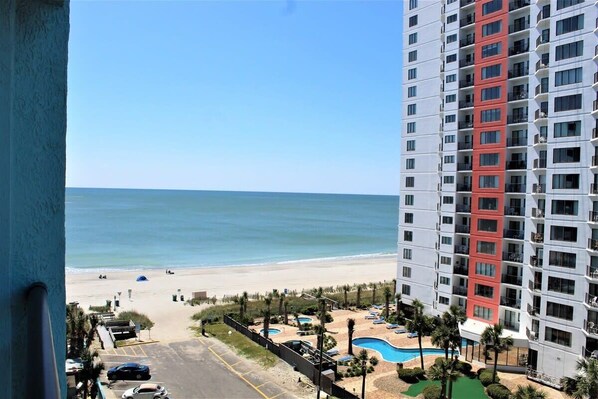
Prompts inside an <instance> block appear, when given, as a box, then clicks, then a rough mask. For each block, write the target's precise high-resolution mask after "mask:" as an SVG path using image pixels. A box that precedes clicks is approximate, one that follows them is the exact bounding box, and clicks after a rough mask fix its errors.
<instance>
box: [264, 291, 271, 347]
mask: <svg viewBox="0 0 598 399" xmlns="http://www.w3.org/2000/svg"><path fill="white" fill-rule="evenodd" d="M264 303H265V304H266V310H265V311H264V338H268V333H269V332H270V331H269V329H270V314H271V309H270V306H271V305H272V293H269V294H268V295H266V297H265V298H264Z"/></svg>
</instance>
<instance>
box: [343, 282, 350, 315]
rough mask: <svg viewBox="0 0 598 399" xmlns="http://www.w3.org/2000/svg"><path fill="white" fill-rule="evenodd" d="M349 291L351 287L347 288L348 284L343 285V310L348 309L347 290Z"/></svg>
mask: <svg viewBox="0 0 598 399" xmlns="http://www.w3.org/2000/svg"><path fill="white" fill-rule="evenodd" d="M350 289H351V287H349V285H348V284H345V285H343V294H344V299H345V309H348V308H349V301H348V300H347V295H348V294H349V290H350Z"/></svg>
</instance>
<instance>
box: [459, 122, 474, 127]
mask: <svg viewBox="0 0 598 399" xmlns="http://www.w3.org/2000/svg"><path fill="white" fill-rule="evenodd" d="M458 126H459V129H471V128H473V121H459V125H458Z"/></svg>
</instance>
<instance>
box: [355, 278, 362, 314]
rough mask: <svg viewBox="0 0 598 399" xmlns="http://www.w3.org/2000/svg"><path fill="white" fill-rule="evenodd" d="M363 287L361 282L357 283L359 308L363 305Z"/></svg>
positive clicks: (357, 303)
mask: <svg viewBox="0 0 598 399" xmlns="http://www.w3.org/2000/svg"><path fill="white" fill-rule="evenodd" d="M362 289H363V286H362V285H361V284H357V300H356V305H357V307H358V308H359V307H360V306H361V290H362Z"/></svg>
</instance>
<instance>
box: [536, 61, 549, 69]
mask: <svg viewBox="0 0 598 399" xmlns="http://www.w3.org/2000/svg"><path fill="white" fill-rule="evenodd" d="M546 68H548V64H545V63H543V62H542V60H539V61H538V62H536V72H538V71H540V70H542V69H546Z"/></svg>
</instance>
